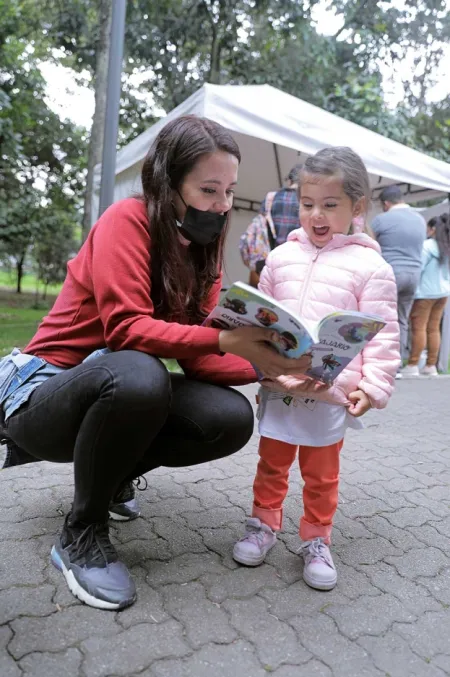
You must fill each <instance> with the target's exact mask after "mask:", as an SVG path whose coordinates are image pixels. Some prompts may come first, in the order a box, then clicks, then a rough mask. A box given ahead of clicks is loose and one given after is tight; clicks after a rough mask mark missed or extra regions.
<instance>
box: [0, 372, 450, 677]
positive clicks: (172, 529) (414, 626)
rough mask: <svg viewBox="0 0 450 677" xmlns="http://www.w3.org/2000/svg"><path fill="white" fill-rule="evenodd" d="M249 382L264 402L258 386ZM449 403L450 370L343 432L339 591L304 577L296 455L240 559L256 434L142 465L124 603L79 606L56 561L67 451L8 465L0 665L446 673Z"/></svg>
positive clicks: (191, 674) (32, 675)
mask: <svg viewBox="0 0 450 677" xmlns="http://www.w3.org/2000/svg"><path fill="white" fill-rule="evenodd" d="M242 390H243V392H245V393H246V394H247V395H248V397H249V398H250V399H251V400H253V399H254V393H255V387H254V386H249V387H247V388H243V389H242ZM449 401H450V379H446V378H442V379H436V380H432V379H425V380H421V381H414V380H408V381H407V380H404V381H401V382H399V383H398V387H397V390H396V393H395V395H394V397H393V400H392V402H391V404H390V406H389V408H388V409H387V410H386V411H385V412H370V414H369V415H368V416H367V417H366V422H367V428H366V430H365V431H363V432H358V433H356V432H353V431H350V432H349V434H348V438H347V441H346V445H345V447H344V451H343V454H342V482H341V503H340V507H339V511H338V514H337V517H336V528H335V532H334V545H333V552H334V556H335V561H336V564H337V567H338V572H339V581H338V585H337V587H336V588H335V590H333V591H332V592H329V593H320V592H317V591H314V590H311V589H310V588H308V587H307V586H306V585H305V584H304V582H303V580H302V575H301V571H302V565H301V562H300V559H299V557H298V555H297V550H298V547H299V542H298V536H297V528H298V518H299V513H300V510H301V489H300V478H299V472H298V468H296V467H294V468H293V469H292V473H291V487H290V491H289V495H288V498H287V500H286V505H285V525H284V532H283V533H282V534H281V535H280V539H279V542H278V544H277V546H276V547H275V548H274V549H273V550H272V551H271V552H270V553H269V556H268V558H267V562H266V564H264V565H263V566H261V567H260V568H256V569H250V568H245V567H240V566H239V565H237V564H236V563H235V562H234V561H233V559H232V557H231V550H232V546H233V542H234V540H235V539H236V538H238V537H239V536H240V535H241V534H242V529H243V521H244V519H245V516H246V515H247V513H248V510H249V506H250V503H251V484H252V480H253V473H254V469H255V465H256V461H257V454H256V450H257V437H256V435H255V436H254V437H253V438H252V440H251V441H250V443H249V444H248V445H247V447H246V449H244V450H243V451H242V452H240V453H239V454H236V455H235V456H232V457H231V458H227V459H223V460H221V461H218V462H216V463H212V464H206V465H204V466H198V467H194V468H183V469H179V470H169V469H164V468H159V469H158V470H156V471H154V472H153V473H151V474H149V475H147V480H148V482H149V488H148V489H147V491H146V492H143V493H142V494H140V495H139V500H140V501H141V505H142V518H141V519H139V520H137V521H135V522H134V523H131V524H117V523H116V524H114V525H113V526H112V537H113V541H114V543H115V544H116V546H117V548H118V550H119V553H120V555H121V557H122V558H123V559H124V561H125V562H126V563H127V565H128V566H129V567H130V568H131V570H132V573H133V576H134V578H135V580H136V584H137V589H138V594H139V598H138V601H137V603H136V604H135V605H134V606H133V607H131V608H130V609H126V610H125V611H123V612H120V613H110V612H102V611H97V610H95V609H91V608H89V607H86V606H83V605H82V604H81V603H79V602H78V601H77V600H75V599H74V598H73V597H72V595H70V593H69V592H68V590H67V588H66V585H65V583H64V581H63V579H62V577H61V575H60V574H59V572H57V571H56V570H55V569H53V568H52V566H51V565H50V563H49V550H50V547H51V544H52V542H53V540H54V537H55V534H56V533H57V532H58V530H59V529H60V527H61V524H62V521H63V515H64V514H65V512H66V511H67V509H68V506H69V505H70V501H71V491H72V468H71V466H70V465H57V464H50V463H37V464H32V465H29V466H25V467H21V468H14V469H11V470H7V471H4V472H1V473H0V675H1V677H44V676H45V677H53V675H55V676H56V675H61V674H64V675H68V677H119V676H122V677H138V676H139V677H264V675H268V674H270V675H274V677H445V675H450V592H449V590H450V539H449V536H450V452H449V444H448V440H449V436H450V419H449V416H448V406H449V404H448V403H449ZM3 455H4V452H2V451H1V450H0V460H2V459H3Z"/></svg>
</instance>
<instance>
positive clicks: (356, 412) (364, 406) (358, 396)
mask: <svg viewBox="0 0 450 677" xmlns="http://www.w3.org/2000/svg"><path fill="white" fill-rule="evenodd" d="M348 399H349V400H350V402H351V404H349V405H348V413H349V414H351V415H352V416H354V417H355V418H358V417H359V416H362V415H363V414H365V413H366V411H369V409H370V408H371V407H372V405H371V404H370V400H369V398H368V397H367V395H366V393H364V392H363V391H362V390H355V391H354V392H353V393H350V395H349V396H348Z"/></svg>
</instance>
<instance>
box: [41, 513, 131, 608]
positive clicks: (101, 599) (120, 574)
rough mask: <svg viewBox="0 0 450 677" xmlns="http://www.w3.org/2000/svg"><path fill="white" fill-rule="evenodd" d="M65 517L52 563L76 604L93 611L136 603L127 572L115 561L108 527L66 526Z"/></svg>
mask: <svg viewBox="0 0 450 677" xmlns="http://www.w3.org/2000/svg"><path fill="white" fill-rule="evenodd" d="M68 520H69V516H67V517H66V521H65V523H64V527H63V530H62V533H61V536H60V537H59V538H58V540H57V541H56V543H55V545H54V546H53V548H52V552H51V561H52V563H53V564H54V566H55V567H56V568H57V569H59V570H60V571H61V572H62V574H63V576H64V578H65V579H66V582H67V585H68V586H69V589H70V591H71V593H72V594H73V595H75V597H77V598H78V599H79V600H81V601H82V602H84V603H85V604H88V605H89V606H93V607H95V608H96V609H111V610H118V609H124V608H125V607H127V606H130V605H131V604H133V602H134V601H135V600H136V587H135V585H134V582H133V579H132V578H131V576H130V574H129V571H128V569H127V568H126V566H125V564H123V562H119V561H118V556H117V552H116V550H115V548H114V546H113V545H112V543H111V541H110V540H109V534H108V525H107V524H89V525H88V526H86V525H74V526H71V525H69V522H68Z"/></svg>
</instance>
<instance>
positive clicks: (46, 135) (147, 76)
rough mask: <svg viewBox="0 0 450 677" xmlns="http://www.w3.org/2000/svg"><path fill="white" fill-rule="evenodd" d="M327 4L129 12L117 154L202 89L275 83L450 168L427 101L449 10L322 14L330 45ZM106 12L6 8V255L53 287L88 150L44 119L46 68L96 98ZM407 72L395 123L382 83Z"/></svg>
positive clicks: (143, 0)
mask: <svg viewBox="0 0 450 677" xmlns="http://www.w3.org/2000/svg"><path fill="white" fill-rule="evenodd" d="M319 1H321V2H323V0H159V1H158V2H149V0H128V1H127V23H126V39H125V52H124V72H123V79H122V84H123V87H122V101H121V118H120V131H119V144H124V143H127V142H128V141H129V140H131V139H132V138H134V137H135V136H136V135H138V134H139V133H140V132H142V131H144V129H146V128H147V127H148V126H149V125H151V124H152V123H153V122H154V121H155V120H156V119H158V117H159V116H161V115H162V114H164V112H168V111H169V110H171V109H173V108H174V107H175V106H177V105H178V104H180V103H181V102H182V101H184V100H185V99H186V98H187V97H188V96H189V95H190V94H192V93H193V92H194V91H195V90H196V89H198V88H199V87H200V86H201V85H202V84H203V83H204V82H211V83H220V84H228V83H229V84H262V83H268V84H271V85H273V86H275V87H278V88H279V89H282V90H284V91H286V92H288V93H290V94H292V95H294V96H297V97H299V98H301V99H304V100H306V101H308V102H310V103H313V104H315V105H318V106H320V107H322V108H325V109H326V110H329V111H331V112H333V113H336V114H337V115H340V116H342V117H344V118H347V119H349V120H352V121H354V122H357V123H358V124H362V125H364V126H366V127H368V128H369V129H372V130H374V131H377V132H379V133H381V134H383V135H386V136H388V137H390V138H393V139H395V140H397V141H400V142H402V143H405V144H407V145H409V146H412V147H416V148H418V149H421V150H423V151H425V152H427V153H429V154H431V155H434V156H435V157H438V158H440V159H442V160H445V161H450V134H449V132H450V98H449V97H447V98H445V99H443V100H442V101H438V102H435V103H430V101H429V92H430V89H431V88H432V86H433V85H434V83H435V79H436V73H437V72H438V66H439V64H440V61H441V59H442V56H443V53H444V49H448V45H449V42H450V12H449V10H448V2H446V0H403V1H402V2H390V3H388V2H385V1H384V0H328V6H329V9H330V11H333V12H335V13H336V31H335V33H334V35H331V36H330V35H322V34H320V33H319V32H318V30H317V28H318V27H317V26H316V25H315V23H314V11H315V7H316V5H317V4H318V3H319ZM105 6H106V5H105V0H41V2H40V3H39V12H36V3H35V2H33V1H32V0H0V12H1V16H2V22H1V24H0V159H1V167H0V169H1V170H2V171H1V178H0V199H1V205H0V255H2V256H3V259H5V258H6V259H7V260H8V261H9V262H10V263H11V262H12V261H15V265H16V266H19V265H21V264H20V262H21V261H22V262H24V261H26V257H27V255H29V254H30V253H31V252H34V255H35V257H36V260H39V263H38V264H37V265H38V266H39V267H40V269H41V270H42V271H43V270H44V268H45V269H46V271H47V272H46V273H45V275H46V276H47V278H46V279H48V278H49V275H50V274H51V275H53V274H55V275H56V272H55V271H56V270H58V271H59V272H58V275H59V274H60V271H61V265H60V263H61V261H59V262H58V261H57V258H58V257H57V255H56V250H57V249H59V248H60V249H61V252H63V256H67V255H68V254H69V253H70V250H71V247H72V244H68V247H67V251H63V242H64V241H65V240H66V239H67V242H68V243H71V242H72V240H71V235H70V233H69V229H68V228H69V226H68V224H69V223H73V225H74V226H75V225H76V224H77V223H79V221H80V203H81V201H82V200H83V198H84V195H85V192H86V191H85V179H84V177H85V168H86V164H87V162H86V149H87V139H86V133H85V132H84V130H79V129H77V128H76V127H75V126H74V125H73V124H72V123H71V122H69V121H67V120H60V119H59V117H58V116H57V115H56V114H55V113H54V112H53V111H52V110H51V109H50V108H49V106H48V105H47V103H46V99H45V82H44V80H43V78H42V75H41V72H40V70H39V64H40V63H41V62H42V61H43V60H53V61H55V62H57V63H61V64H63V65H65V66H69V67H70V68H72V69H73V71H74V72H76V73H77V77H78V79H79V81H80V82H82V83H83V84H85V85H87V86H93V83H94V82H95V78H96V74H97V70H98V68H99V66H98V58H97V57H98V46H99V41H100V42H101V40H102V37H101V36H102V26H103V28H104V23H103V19H102V12H103V13H104V9H105ZM102 8H103V9H102ZM405 59H410V62H411V63H412V66H413V67H412V69H411V75H410V76H404V80H403V82H402V83H400V84H399V86H400V87H401V88H402V92H401V93H400V96H399V97H398V98H399V100H400V101H401V103H400V104H399V105H398V107H397V108H396V109H394V110H393V109H391V108H389V107H388V106H387V105H386V101H385V93H384V84H385V83H384V82H383V78H382V75H381V72H382V70H383V68H384V69H386V67H387V68H390V69H391V71H392V74H393V75H396V76H397V81H398V73H399V72H401V69H400V66H401V64H402V63H403V62H404V60H405ZM411 60H412V61H411ZM86 72H87V73H89V78H86V76H85V74H86ZM94 132H95V129H94ZM95 136H96V137H98V138H100V137H101V136H102V134H101V133H95ZM91 145H92V144H91ZM96 146H97V157H98V146H99V144H96ZM91 160H92V158H91ZM91 165H92V162H91ZM50 216H51V218H50ZM40 224H41V226H42V227H41V228H40ZM43 224H47V230H45V227H44V225H43ZM58 224H60V225H59V226H58ZM39 228H40V229H39ZM58 228H59V230H58ZM59 233H65V235H61V237H60V235H59ZM57 242H58V243H59V245H58V246H56V243H57ZM53 245H55V246H53ZM24 252H25V254H24ZM44 252H45V254H44ZM51 258H53V259H54V260H55V268H52V265H53V264H52V265H50V263H49V261H50V259H51ZM44 261H46V262H47V263H44ZM49 271H50V272H49ZM43 275H44V273H43Z"/></svg>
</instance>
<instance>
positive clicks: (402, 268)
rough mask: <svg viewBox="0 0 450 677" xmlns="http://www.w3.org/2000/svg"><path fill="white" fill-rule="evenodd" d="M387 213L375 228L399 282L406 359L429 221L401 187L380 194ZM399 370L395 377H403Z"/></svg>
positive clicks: (400, 317)
mask: <svg viewBox="0 0 450 677" xmlns="http://www.w3.org/2000/svg"><path fill="white" fill-rule="evenodd" d="M380 201H381V205H382V208H383V212H384V214H379V215H378V216H376V217H375V219H374V220H373V221H372V230H373V233H374V235H375V238H376V239H377V241H378V243H379V245H380V247H381V253H382V255H383V257H384V259H385V260H386V261H387V262H388V263H390V264H391V266H392V268H393V270H394V275H395V280H396V283H397V307H398V321H399V325H400V348H401V357H402V360H405V359H406V358H407V350H408V330H409V314H410V312H411V308H412V305H413V302H414V294H415V293H416V289H417V286H418V284H419V280H420V271H421V266H422V247H423V243H424V240H425V237H426V224H425V220H424V219H423V217H422V216H420V214H418V213H417V212H416V211H414V210H413V209H412V208H411V207H410V206H409V205H407V204H406V203H405V202H404V200H403V194H402V191H401V189H400V188H399V187H398V186H387V188H385V189H384V190H383V191H382V192H381V195H380ZM401 376H402V372H401V371H400V370H399V372H398V373H397V376H396V378H401Z"/></svg>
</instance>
